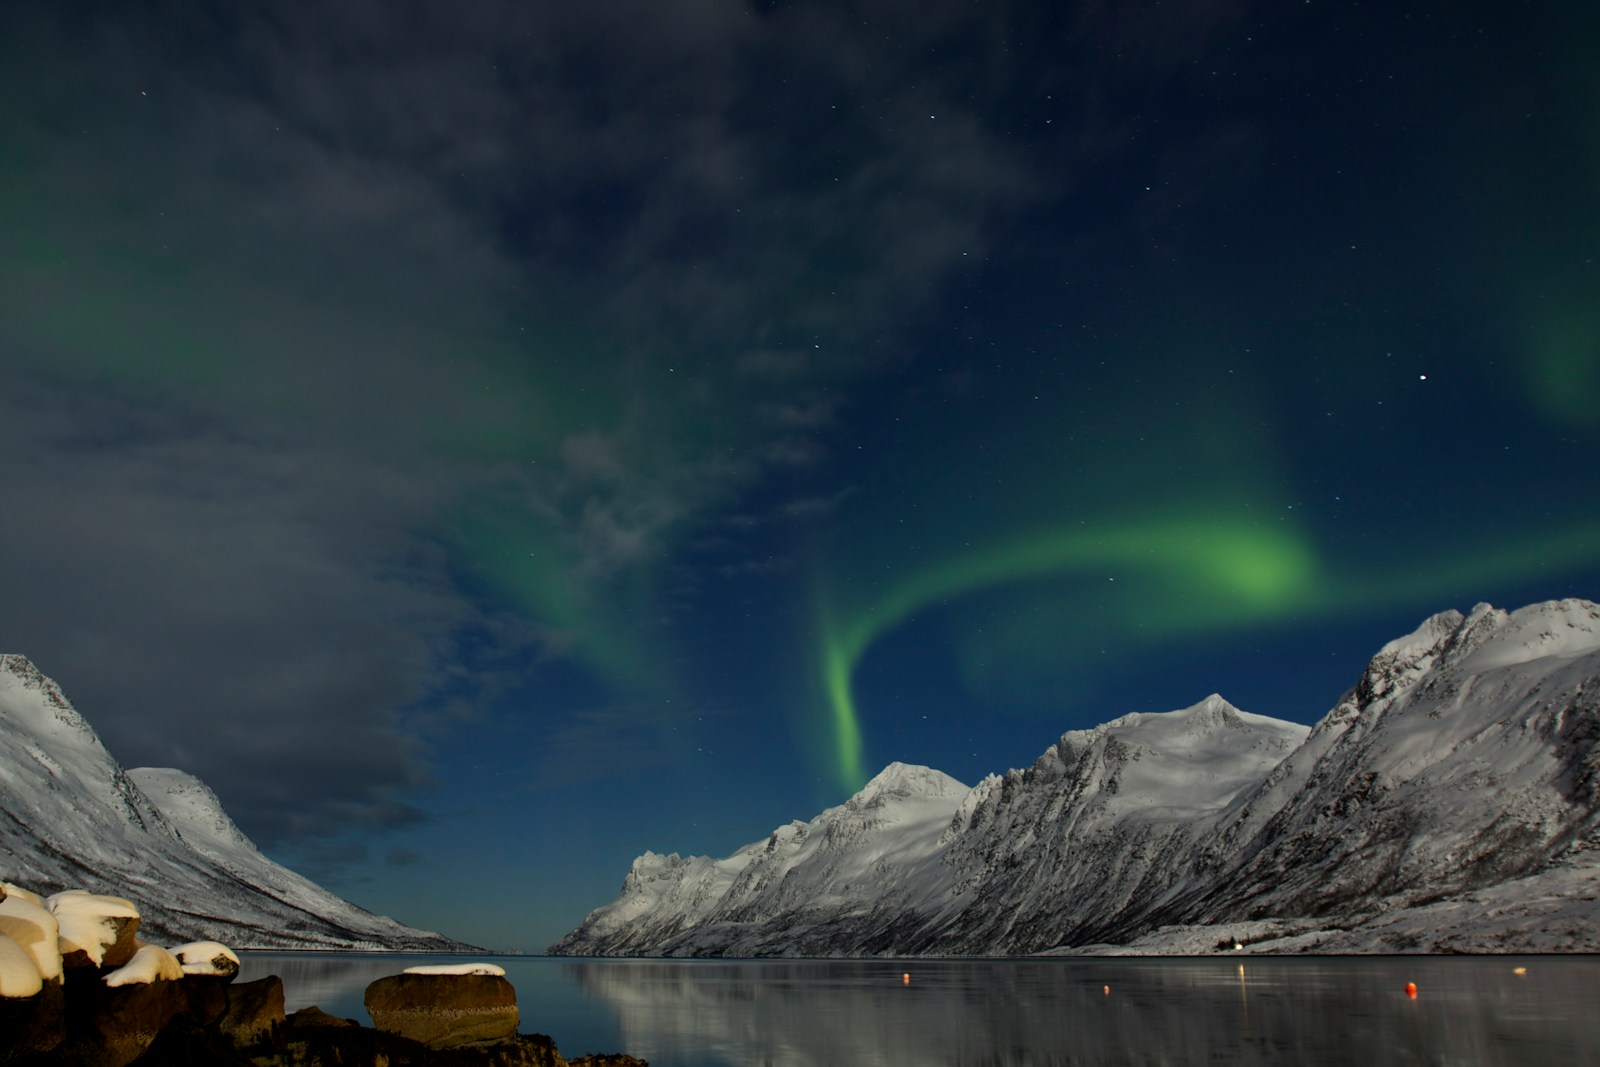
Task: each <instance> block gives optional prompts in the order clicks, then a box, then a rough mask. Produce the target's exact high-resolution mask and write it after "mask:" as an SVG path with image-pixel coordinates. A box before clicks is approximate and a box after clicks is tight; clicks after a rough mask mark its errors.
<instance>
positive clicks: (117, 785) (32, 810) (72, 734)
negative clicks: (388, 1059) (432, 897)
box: [0, 653, 469, 951]
mask: <svg viewBox="0 0 1600 1067" xmlns="http://www.w3.org/2000/svg"><path fill="white" fill-rule="evenodd" d="M0 733H3V735H4V736H5V737H6V738H7V742H8V743H7V745H6V746H5V748H4V749H0V876H3V877H4V879H5V880H6V881H9V882H12V883H15V884H19V885H24V886H26V887H27V888H29V889H32V890H33V891H35V892H43V893H50V892H56V891H59V890H62V889H88V890H90V891H93V892H98V893H109V894H111V895H114V896H119V897H126V898H127V899H129V900H131V901H133V903H134V904H135V905H136V906H137V907H138V909H139V913H140V915H141V921H142V927H141V929H142V930H144V931H147V932H148V933H149V935H150V936H152V937H156V938H161V939H165V940H168V941H172V942H175V943H176V942H185V941H201V940H216V941H222V942H224V943H227V944H229V945H231V946H234V947H238V948H346V949H350V948H360V949H418V950H424V949H425V950H431V951H457V950H464V949H467V948H468V947H469V946H466V945H463V944H461V943H460V942H456V941H453V940H451V939H450V938H447V937H444V936H442V935H440V934H436V933H433V932H431V931H427V930H417V929H414V928H412V927H409V926H406V925H404V924H402V923H399V922H396V921H395V920H394V919H391V918H389V917H387V916H381V915H373V914H372V913H370V912H367V911H365V910H364V909H362V908H359V907H357V906H356V905H354V904H351V903H350V902H348V901H345V900H343V899H341V898H339V897H337V896H335V895H334V894H332V893H330V892H328V891H327V890H325V889H323V888H322V887H321V886H318V885H317V884H316V883H314V882H312V881H310V880H309V879H307V878H305V877H303V876H302V875H299V874H297V873H295V872H293V871H291V870H289V869H288V868H286V867H283V866H281V865H280V864H278V863H276V862H275V861H273V860H271V859H269V858H268V857H267V856H265V855H264V854H263V853H261V851H260V850H259V849H257V848H256V846H255V845H254V844H253V843H252V842H251V841H250V840H249V838H248V837H246V836H245V835H244V833H243V832H242V831H240V830H239V828H238V827H237V826H236V825H234V823H233V820H232V819H231V818H229V817H228V815H227V813H226V812H225V811H224V810H223V808H222V806H221V803H220V802H219V801H218V800H217V798H216V794H215V793H214V792H212V790H211V789H210V787H209V786H207V785H205V783H203V782H201V781H200V779H198V778H196V777H194V776H193V775H190V774H187V773H185V772H183V771H178V770H175V769H172V768H135V769H132V770H127V769H124V768H123V767H122V765H121V764H119V763H118V762H117V761H116V760H115V759H114V758H113V757H112V756H111V754H110V753H109V752H108V751H107V750H106V748H105V746H104V744H102V743H101V741H100V738H99V736H98V735H97V734H96V733H95V731H94V728H93V727H92V726H91V725H90V724H89V722H88V720H87V719H86V718H85V717H84V716H83V715H82V714H81V713H79V712H78V711H77V709H76V708H74V707H73V706H72V704H71V702H70V701H68V700H67V698H66V695H65V694H64V693H63V692H62V689H61V687H60V686H59V685H57V684H56V682H55V681H53V680H52V679H51V678H49V677H48V676H46V675H45V674H44V673H43V672H42V671H40V670H39V668H38V667H37V666H35V665H34V663H33V662H32V661H31V660H29V659H28V658H27V657H26V656H22V655H19V654H16V653H6V654H0Z"/></svg>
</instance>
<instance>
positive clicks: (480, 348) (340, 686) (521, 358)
mask: <svg viewBox="0 0 1600 1067" xmlns="http://www.w3.org/2000/svg"><path fill="white" fill-rule="evenodd" d="M958 11H959V9H958V7H957V6H956V5H948V6H943V7H938V6H936V7H935V8H934V9H928V10H922V9H918V12H917V13H916V15H915V17H913V16H912V14H911V11H910V9H909V8H907V9H905V10H901V11H899V12H898V13H896V14H891V15H889V16H886V17H892V18H893V19H894V20H896V23H897V25H898V32H901V33H903V34H904V35H905V46H904V48H903V49H895V50H890V51H887V52H884V51H881V50H880V49H879V48H878V46H877V44H876V41H877V38H876V37H875V36H873V34H874V33H875V32H876V31H874V30H870V29H862V28H860V27H858V26H857V25H856V21H857V16H858V14H859V12H853V11H848V10H835V11H824V10H821V9H813V8H807V7H798V8H778V9H774V10H770V11H764V12H759V13H756V12H752V11H751V10H750V9H749V8H748V7H747V6H746V5H744V4H740V3H733V2H731V0H700V2H693V3H689V4H679V5H673V6H671V7H663V6H661V5H656V4H648V3H629V4H625V5H623V7H622V8H618V7H616V6H615V5H613V6H611V7H608V8H606V9H604V10H601V9H592V8H585V7H582V6H571V5H568V6H559V5H558V6H551V5H531V6H530V5H523V6H520V7H510V6H506V7H500V8H488V7H486V8H481V9H475V10H473V11H471V12H451V13H450V14H449V15H448V16H446V15H444V14H442V13H441V11H440V9H438V7H437V6H436V5H430V4H426V3H401V4H399V5H395V4H378V3H359V2H358V3H353V4H347V5H340V6H339V8H338V9H337V10H334V9H326V8H322V7H317V6H314V5H301V6H297V7H291V8H285V9H283V10H281V11H273V12H268V11H266V10H265V9H261V10H255V9H251V10H234V9H231V8H230V9H227V10H226V11H224V10H223V9H221V8H212V7H207V6H205V5H176V6H169V7H168V8H167V9H166V10H165V11H163V12H161V13H160V15H159V17H153V16H147V15H146V14H144V13H141V12H136V11H132V10H128V11H122V12H118V13H116V14H115V15H114V16H108V17H107V18H105V19H97V20H95V21H93V22H92V23H88V24H82V23H79V22H76V21H74V19H73V18H72V17H71V16H70V15H69V14H67V13H65V12H63V11H60V10H57V9H51V8H41V9H38V10H30V11H26V12H16V11H13V12H11V13H10V14H8V15H6V16H4V18H6V19H7V22H6V24H5V26H4V27H3V29H4V31H5V32H3V33H0V39H4V40H5V41H7V42H13V43H12V44H10V46H9V47H8V48H7V51H6V56H5V58H6V59H7V61H8V62H7V63H6V64H5V70H4V73H0V89H4V90H5V95H6V97H7V98H8V99H16V100H28V101H32V102H33V106H32V107H31V108H30V107H20V106H19V107H18V108H11V109H7V110H6V114H5V115H4V116H0V133H3V134H4V135H5V136H6V139H7V143H8V145H10V146H11V149H12V152H13V154H12V158H11V162H10V163H9V164H8V168H7V169H6V171H5V172H4V173H3V174H0V229H4V230H5V231H6V232H7V233H8V234H9V235H11V236H13V237H14V240H13V241H12V242H10V243H9V244H8V247H7V248H6V249H4V250H0V280H4V281H5V282H6V283H7V284H6V285H5V286H0V350H3V351H4V353H5V356H4V358H5V363H6V368H5V369H6V372H7V377H6V386H5V389H4V391H3V393H0V455H4V456H5V458H6V461H7V467H8V470H9V471H10V472H11V473H10V475H9V481H8V485H7V512H8V517H7V521H6V522H5V523H4V524H3V525H0V558H3V559H4V560H6V561H7V563H8V575H9V577H8V592H7V596H6V597H5V599H4V602H3V604H0V636H3V637H4V643H5V645H6V646H7V650H15V651H19V652H25V653H28V654H30V655H33V656H34V657H35V658H36V659H37V660H38V661H39V663H40V666H41V667H42V668H43V669H44V670H46V671H47V672H51V673H54V674H55V675H57V676H58V680H59V681H60V682H61V683H62V685H63V686H64V687H65V688H66V691H67V692H68V693H69V694H70V695H71V696H72V697H73V699H74V700H75V701H77V702H78V703H79V704H80V706H81V707H82V708H83V710H84V711H85V713H86V715H87V716H88V717H89V718H90V720H91V721H92V722H94V723H95V724H96V726H97V728H98V729H100V730H101V732H102V734H103V735H104V736H105V738H106V740H107V742H108V744H109V745H110V747H111V748H112V751H113V753H114V754H115V755H117V756H118V758H120V759H121V760H123V761H124V762H126V763H129V764H172V765H177V766H181V767H184V768H185V769H188V770H191V771H193V772H194V773H197V774H199V775H201V776H202V777H203V778H205V779H206V780H207V781H208V782H210V783H211V784H212V786H213V787H214V788H215V789H217V791H218V792H219V794H220V795H221V796H222V797H223V799H224V801H225V803H226V804H227V805H228V807H229V810H230V811H231V812H233V813H234V814H235V816H236V817H237V818H238V820H239V821H240V823H241V825H243V826H244V827H245V828H246V829H247V831H248V832H250V833H251V834H253V835H255V836H257V837H258V838H259V839H260V840H261V841H262V842H263V843H264V844H268V845H271V844H272V843H274V842H276V841H280V840H288V839H294V838H299V837H303V836H306V835H319V834H327V835H337V834H339V833H341V832H343V831H345V830H346V829H349V828H350V827H368V828H378V829H381V828H385V827H395V826H402V825H406V824H408V823H410V822H412V821H415V820H416V819H418V818H419V817H420V813H419V810H418V808H417V806H416V804H417V800H416V798H417V797H418V796H419V795H420V792H421V791H422V790H424V789H425V788H426V787H427V786H428V783H429V782H430V780H431V776H432V773H433V770H432V760H433V757H432V752H431V748H430V745H431V742H432V739H434V738H437V737H439V736H441V735H442V733H443V732H446V731H448V730H450V729H455V728H460V724H461V722H462V721H466V720H464V719H463V717H462V716H460V715H459V714H457V712H458V711H459V709H460V707H461V703H462V701H461V698H460V693H461V692H473V693H479V692H481V693H485V694H492V693H495V692H500V691H503V689H504V687H503V685H501V684H500V682H498V681H497V678H498V676H499V674H500V672H507V671H513V670H515V669H517V668H516V667H515V665H514V664H515V662H516V659H517V657H516V655H515V654H514V653H516V652H518V651H528V646H529V645H534V644H537V645H538V646H539V647H538V648H537V649H536V650H534V651H530V652H529V655H528V657H527V658H528V660H529V661H533V662H538V661H539V658H538V653H543V654H544V655H546V656H571V657H573V658H577V659H583V657H584V656H585V655H587V657H588V658H587V660H585V662H588V663H590V664H591V665H593V666H594V668H595V669H596V670H599V671H609V672H612V673H613V674H615V675H618V676H620V675H621V674H623V673H625V672H624V671H623V670H622V667H621V666H619V664H620V665H625V664H626V663H627V662H628V661H629V659H630V656H632V654H631V653H628V652H626V651H624V650H625V649H626V647H627V646H628V644H629V642H640V641H644V640H647V635H646V634H645V633H644V631H645V630H646V629H647V627H645V626H644V625H643V624H636V623H633V622H632V621H631V620H632V619H634V618H635V617H638V618H648V617H649V616H650V605H648V604H646V605H643V606H642V607H641V606H639V605H637V604H635V603H634V602H633V601H628V602H626V603H618V602H615V598H617V597H618V596H620V595H621V594H620V593H619V590H623V589H626V590H629V591H630V593H629V595H633V594H632V593H631V591H632V590H636V589H639V588H648V587H649V585H650V580H651V578H652V576H653V575H655V576H659V575H666V574H669V573H670V572H671V568H670V567H668V566H666V565H665V564H667V563H668V561H670V559H671V558H672V556H673V555H674V553H676V552H678V551H680V550H681V549H683V548H684V547H685V546H686V545H688V544H690V543H691V541H692V539H693V538H694V537H695V536H696V535H697V534H703V533H704V532H705V531H706V530H708V529H715V528H716V518H715V517H716V515H717V514H718V513H719V512H720V511H721V510H724V509H727V508H729V507H730V506H737V501H738V499H739V496H740V494H741V493H742V492H744V491H746V490H748V489H749V487H751V486H752V485H754V484H755V483H757V482H758V481H759V480H760V479H762V478H763V477H764V476H766V475H768V474H772V473H774V472H780V473H787V474H790V475H794V474H796V473H797V472H802V471H804V470H805V469H807V468H808V467H811V466H814V465H815V464H816V463H817V462H818V461H819V460H820V459H821V458H824V457H826V456H827V455H829V454H830V452H829V449H830V447H831V443H830V442H829V440H828V437H829V435H830V433H831V432H832V431H833V429H834V417H835V412H836V410H837V408H838V405H839V400H838V399H837V396H838V394H839V392H840V391H841V390H848V389H849V388H850V387H852V385H854V384H855V383H859V382H861V381H864V380H870V379H871V378H872V377H873V376H874V375H876V374H878V373H879V372H880V371H881V370H882V368H884V367H885V366H888V365H891V364H892V363H893V361H895V360H897V359H901V358H904V353H903V352H899V351H897V349H896V346H895V345H893V344H884V343H882V336H883V335H884V334H885V332H889V333H893V331H895V330H896V329H898V328H899V327H900V324H902V323H903V322H905V321H906V320H907V319H908V318H909V317H911V316H914V315H915V314H916V313H917V311H918V309H919V308H922V307H924V306H926V305H927V304H928V303H929V302H930V301H933V300H935V299H936V298H937V296H938V294H939V289H940V286H941V285H942V283H943V281H944V279H945V278H946V276H947V275H948V273H949V272H950V271H951V270H952V269H955V268H956V267H957V266H958V265H960V264H962V263H964V262H968V261H970V260H971V259H972V257H977V256H981V254H982V252H983V250H984V247H985V241H986V240H987V239H988V233H989V229H990V228H991V226H992V224H993V223H994V221H995V220H996V219H1000V218H1004V217H1005V216H1006V215H1007V214H1008V213H1010V212H1014V211H1016V210H1018V209H1019V208H1020V207H1021V206H1022V205H1025V204H1026V203H1028V202H1030V200H1031V199H1032V198H1035V197H1037V196H1038V195H1040V194H1041V190H1042V188H1043V187H1042V186H1041V184H1040V182H1039V178H1038V176H1037V175H1036V174H1034V173H1033V172H1032V171H1031V170H1030V168H1029V166H1028V165H1027V164H1025V163H1024V162H1023V156H1022V155H1021V154H1020V153H1018V152H1017V151H1016V150H1015V149H1014V148H1013V147H1012V146H1010V145H1009V144H1008V143H1007V141H1006V139H1005V137H1004V136H1002V135H1000V134H998V133H996V132H994V131H993V130H991V129H989V128H988V127H987V126H986V124H985V123H984V122H983V121H982V119H981V116H979V115H978V114H976V113H975V112H974V111H973V107H974V106H978V105H973V104H969V103H967V102H966V96H965V95H964V89H963V86H962V85H961V84H959V81H960V78H959V77H958V76H956V75H954V74H950V73H948V72H945V71H944V70H943V69H942V68H941V67H940V66H939V65H938V64H936V63H931V62H929V61H927V60H926V59H925V58H924V52H923V51H922V50H920V49H919V43H921V42H929V41H934V40H937V39H939V38H940V35H949V34H951V33H953V32H959V31H960V30H961V27H963V26H965V25H967V22H966V21H964V20H969V19H970V17H971V16H969V15H962V14H959V13H958ZM17 41H29V42H31V45H30V47H29V49H28V50H27V51H26V52H23V51H21V50H19V49H18V48H17V47H16V45H15V44H14V42H17ZM0 47H3V46H0ZM24 87H26V91H24ZM979 103H980V104H981V101H980V102H979ZM935 114H936V115H937V118H936V119H935V118H933V117H932V116H933V115H935ZM819 499H820V498H819ZM819 506H820V505H819ZM485 513H492V514H493V515H494V518H495V523H494V524H492V525H493V526H494V532H495V536H494V537H493V538H488V537H481V538H477V539H474V538H473V537H471V536H468V534H466V533H464V532H463V531H464V530H466V529H467V528H468V527H469V526H470V525H471V523H470V522H469V518H473V517H476V516H479V515H482V514H485ZM813 513H814V512H813ZM486 525H487V524H486ZM507 531H510V532H507ZM490 541H492V542H493V543H492V544H491V543H489V542H490ZM464 575H469V576H471V580H467V579H465V578H464V577H463V576H464ZM480 580H481V582H482V586H494V585H496V584H497V588H492V589H485V588H483V587H481V586H480V585H475V584H474V583H475V582H479V581H480ZM519 583H521V584H519ZM529 589H531V590H532V592H529V593H527V595H522V594H523V593H524V592H525V591H526V590H529ZM508 604H514V605H515V609H516V610H517V611H519V612H520V613H521V617H520V618H518V619H517V620H515V622H514V623H508V622H507V620H506V619H505V618H504V617H503V614H502V613H503V612H505V611H507V610H510V609H509V608H508V607H507V605H508ZM619 620H623V621H621V622H619ZM465 632H479V633H483V634H488V635H490V636H488V637H486V638H484V640H485V642H487V643H488V644H491V645H494V646H496V647H499V648H501V649H504V650H509V653H510V654H508V655H507V656H505V657H503V658H496V657H494V656H491V657H488V658H487V659H486V660H484V661H483V662H481V663H478V664H477V665H475V666H473V665H469V666H466V667H462V666H460V665H459V664H458V663H457V657H458V656H459V654H460V645H461V635H462V634H463V633H465ZM596 647H601V648H602V649H603V652H604V654H603V655H602V654H597V653H595V652H594V649H595V648H596ZM632 658H635V659H636V658H638V657H636V656H632ZM463 671H465V672H466V673H467V674H468V675H470V677H468V678H465V679H463V678H461V677H459V675H460V673H461V672H463ZM613 680H616V681H618V684H619V685H621V684H624V683H627V684H632V680H631V679H620V680H619V679H613ZM629 706H630V705H626V704H624V703H621V702H619V703H618V704H617V705H616V708H617V709H622V708H626V707H629ZM528 714H530V715H552V716H554V715H556V714H557V713H555V712H554V711H550V710H546V709H537V710H535V711H531V712H528ZM630 716H631V717H632V718H631V721H633V722H634V723H635V724H637V723H638V722H640V721H643V720H641V718H640V714H639V713H637V712H630V711H626V710H615V709H614V710H612V711H608V712H606V713H604V714H601V713H582V714H578V715H576V716H574V717H571V718H568V719H555V720H554V721H553V722H552V723H551V728H552V730H553V731H554V733H553V734H552V736H554V737H555V738H556V739H557V741H558V742H559V744H558V748H559V749H560V750H561V751H562V752H564V753H569V754H573V755H571V758H570V759H568V761H567V763H566V764H565V766H567V767H569V768H572V767H583V766H587V764H585V763H584V761H583V760H582V759H580V758H579V757H578V756H577V755H576V753H577V752H578V750H580V749H582V748H583V747H584V746H599V745H602V744H606V745H611V744H612V742H611V740H610V739H612V738H614V737H615V736H616V735H617V734H619V733H626V732H627V730H628V723H629V721H630ZM467 718H468V719H470V716H468V717H467ZM644 718H645V719H648V717H647V716H646V717H644ZM641 743H642V742H641ZM613 747H614V746H613ZM607 766H609V767H611V768H612V772H613V773H614V770H615V766H616V765H615V764H602V765H596V766H594V767H593V768H592V770H593V772H594V773H606V772H607ZM572 773H576V772H572ZM586 773H587V772H586Z"/></svg>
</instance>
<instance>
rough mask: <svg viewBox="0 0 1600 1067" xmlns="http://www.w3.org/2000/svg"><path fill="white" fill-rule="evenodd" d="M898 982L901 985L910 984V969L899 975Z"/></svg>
mask: <svg viewBox="0 0 1600 1067" xmlns="http://www.w3.org/2000/svg"><path fill="white" fill-rule="evenodd" d="M900 984H901V985H910V984H911V972H910V971H907V972H906V973H905V974H902V975H901V976H900Z"/></svg>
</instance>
